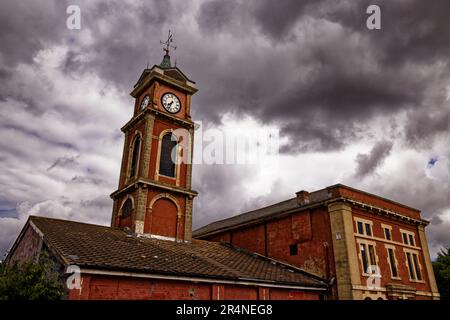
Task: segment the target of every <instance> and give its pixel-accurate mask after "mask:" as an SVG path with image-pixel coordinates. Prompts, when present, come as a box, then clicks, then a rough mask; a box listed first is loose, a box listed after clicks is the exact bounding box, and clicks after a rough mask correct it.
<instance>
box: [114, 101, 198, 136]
mask: <svg viewBox="0 0 450 320" xmlns="http://www.w3.org/2000/svg"><path fill="white" fill-rule="evenodd" d="M149 113H152V114H154V115H158V116H160V117H163V118H166V119H169V120H172V121H173V122H175V123H180V124H182V125H184V126H187V127H189V128H194V127H195V123H194V122H193V121H189V120H185V119H181V118H178V117H176V116H173V115H171V114H168V113H167V112H162V111H161V110H158V109H156V108H151V107H150V106H149V107H147V108H145V110H144V111H142V112H139V113H138V114H137V115H136V116H135V117H133V118H131V119H130V121H128V122H127V123H126V124H125V125H124V126H123V127H122V128H120V130H121V131H122V132H126V131H128V129H129V128H130V127H132V126H133V125H134V124H136V123H137V122H139V121H141V120H142V119H144V118H145V115H146V114H149Z"/></svg>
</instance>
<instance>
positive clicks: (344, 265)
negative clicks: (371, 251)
mask: <svg viewBox="0 0 450 320" xmlns="http://www.w3.org/2000/svg"><path fill="white" fill-rule="evenodd" d="M328 212H329V215H330V223H331V236H332V239H333V253H334V263H335V266H336V281H337V291H338V298H339V299H340V300H353V299H359V298H360V297H359V294H358V293H357V292H354V291H353V286H354V285H360V284H361V277H360V272H359V263H358V257H357V250H356V242H355V237H354V231H353V222H352V208H351V207H350V206H349V205H346V204H344V203H331V204H329V205H328Z"/></svg>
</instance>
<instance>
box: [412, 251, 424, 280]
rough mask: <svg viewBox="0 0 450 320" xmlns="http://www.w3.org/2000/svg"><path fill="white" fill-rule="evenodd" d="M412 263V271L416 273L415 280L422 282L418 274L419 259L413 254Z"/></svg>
mask: <svg viewBox="0 0 450 320" xmlns="http://www.w3.org/2000/svg"><path fill="white" fill-rule="evenodd" d="M412 256H413V261H414V270H415V271H416V276H417V280H422V274H421V273H420V266H419V258H418V257H417V254H414V253H413V255H412Z"/></svg>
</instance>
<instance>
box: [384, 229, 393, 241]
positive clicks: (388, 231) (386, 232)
mask: <svg viewBox="0 0 450 320" xmlns="http://www.w3.org/2000/svg"><path fill="white" fill-rule="evenodd" d="M384 237H385V238H386V240H392V236H391V229H389V228H384Z"/></svg>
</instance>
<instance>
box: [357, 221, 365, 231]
mask: <svg viewBox="0 0 450 320" xmlns="http://www.w3.org/2000/svg"><path fill="white" fill-rule="evenodd" d="M358 233H359V234H364V231H363V224H362V222H359V221H358Z"/></svg>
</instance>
